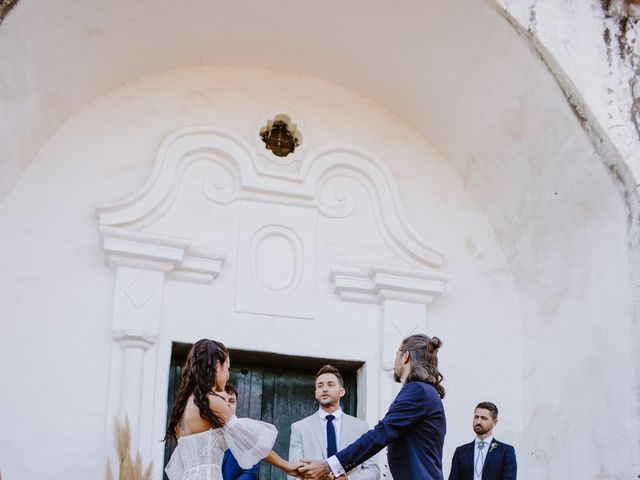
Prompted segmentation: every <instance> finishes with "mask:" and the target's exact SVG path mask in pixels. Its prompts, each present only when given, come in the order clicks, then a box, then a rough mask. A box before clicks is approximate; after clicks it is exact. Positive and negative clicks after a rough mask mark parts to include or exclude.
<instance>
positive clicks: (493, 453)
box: [449, 438, 518, 480]
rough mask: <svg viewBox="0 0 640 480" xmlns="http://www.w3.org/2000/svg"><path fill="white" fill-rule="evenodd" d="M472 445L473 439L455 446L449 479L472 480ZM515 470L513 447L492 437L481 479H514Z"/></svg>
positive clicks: (473, 443) (516, 468) (473, 444)
mask: <svg viewBox="0 0 640 480" xmlns="http://www.w3.org/2000/svg"><path fill="white" fill-rule="evenodd" d="M494 444H495V445H496V446H495V447H493V445H494ZM474 446H475V441H473V442H471V443H467V444H465V445H462V446H460V447H458V448H456V451H455V453H454V454H453V459H452V460H451V473H449V480H473V467H474V465H473V448H474ZM517 470H518V467H517V465H516V452H515V450H514V449H513V447H512V446H511V445H507V444H506V443H502V442H499V441H497V440H496V439H495V438H494V439H493V441H492V442H491V445H489V451H488V452H487V457H486V458H485V460H484V467H483V468H482V480H516V475H517Z"/></svg>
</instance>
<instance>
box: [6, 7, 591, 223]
mask: <svg viewBox="0 0 640 480" xmlns="http://www.w3.org/2000/svg"><path fill="white" fill-rule="evenodd" d="M0 58H1V59H2V62H0V69H1V71H2V75H1V76H0V82H1V86H0V92H2V93H1V94H0V102H1V104H0V111H1V112H2V113H1V117H0V118H2V124H1V127H2V128H1V129H0V132H1V133H0V156H1V160H0V198H2V197H3V196H4V195H6V193H7V192H8V191H9V190H10V189H11V187H12V185H13V184H14V183H15V182H16V181H17V180H18V179H19V177H20V174H21V172H22V171H23V170H24V168H26V166H27V165H28V164H29V162H30V161H31V160H32V159H33V157H34V156H35V154H36V153H37V151H38V149H39V147H40V146H41V145H42V143H43V142H44V141H46V139H47V138H48V136H50V135H51V134H52V133H53V132H55V131H56V130H57V128H59V126H60V125H61V124H62V123H63V122H64V121H66V119H68V118H69V117H70V116H71V115H73V114H74V112H76V111H78V110H79V109H80V108H82V107H83V106H84V105H85V104H87V103H88V102H89V101H91V100H92V99H93V98H95V97H97V96H99V95H101V94H103V93H104V92H106V91H108V90H110V89H111V88H113V87H115V86H117V85H119V84H121V83H124V82H126V81H128V80H131V79H134V78H139V77H142V76H145V75H147V74H150V73H153V72H158V71H163V70H167V69H171V68H176V67H183V66H197V65H207V66H239V67H242V66H251V67H257V68H264V69H273V70H278V71H287V72H293V73H299V74H304V75H309V76H313V77H318V78H321V79H324V80H327V81H330V82H333V83H337V84H340V85H342V86H344V87H347V88H349V89H352V90H354V91H357V92H359V93H360V94H361V95H363V96H366V97H369V98H371V99H372V100H373V101H375V102H378V103H380V104H382V105H384V106H386V107H387V108H389V109H390V110H392V111H393V112H394V113H396V114H397V115H398V116H399V117H401V118H403V119H405V120H406V121H408V122H409V123H410V124H412V125H413V126H414V127H415V128H416V129H417V130H418V131H420V132H421V133H422V134H423V135H424V136H425V137H426V138H427V139H428V140H429V142H430V143H431V144H432V145H433V146H434V147H435V148H437V149H438V150H439V151H440V152H441V153H442V154H443V155H444V156H445V157H447V158H448V159H449V161H451V162H452V164H453V165H454V167H455V168H457V169H458V171H459V172H460V174H461V175H462V177H463V179H464V180H465V182H467V185H468V187H469V188H470V189H471V191H472V192H473V193H474V195H476V197H477V198H478V199H479V201H480V202H481V203H483V204H484V206H485V208H487V209H488V210H489V212H491V210H492V208H491V205H492V204H493V205H499V204H501V203H503V202H504V201H506V200H507V197H508V195H509V192H503V193H504V194H503V193H501V192H496V188H495V183H496V180H494V176H495V173H496V171H498V170H504V169H507V170H508V169H509V168H513V165H514V162H513V159H514V158H517V159H518V170H517V171H516V170H513V171H512V173H513V174H514V175H515V174H517V175H516V176H522V177H523V178H524V177H526V176H527V174H528V171H529V170H530V168H529V167H527V165H535V164H536V163H537V161H538V158H540V157H541V156H547V157H548V156H550V155H555V154H556V152H558V151H562V150H563V149H564V148H565V147H566V145H567V143H568V142H569V143H570V142H573V141H575V139H576V138H578V137H580V138H579V140H577V141H579V142H583V141H585V140H586V138H582V137H584V135H583V132H582V129H581V127H580V124H579V122H578V121H577V120H576V119H575V118H574V117H573V115H572V113H571V110H570V108H569V106H568V104H567V102H566V101H565V99H564V97H563V96H562V94H561V92H560V90H559V88H558V86H557V85H556V83H555V81H554V79H553V77H552V75H551V74H550V73H549V72H548V71H547V69H546V68H545V67H544V65H543V64H542V62H541V61H540V60H539V59H538V58H537V57H536V55H535V54H534V53H533V52H532V51H531V50H530V48H529V46H528V44H527V41H526V40H525V39H523V38H521V37H520V36H519V35H518V34H517V33H516V31H515V30H514V29H513V28H512V27H511V26H510V25H509V24H508V22H507V21H505V20H504V18H503V17H502V16H501V15H500V14H499V13H498V11H497V10H496V9H495V8H494V7H493V6H492V4H491V3H490V2H487V1H480V0H461V1H456V2H436V1H430V2H425V1H424V0H411V1H407V2H400V3H398V2H371V1H369V0H352V1H349V2H342V1H339V0H327V1H324V2H299V1H293V0H273V1H270V2H238V1H231V0H224V1H223V0H218V1H211V0H188V1H184V2H173V1H169V0H157V1H154V2H146V1H134V2H128V1H114V2H100V1H98V0H87V1H83V2H78V1H74V0H60V1H59V2H37V3H35V2H26V1H24V2H19V3H18V5H17V6H16V7H15V8H14V9H13V10H12V11H11V13H10V14H9V15H8V17H7V18H6V19H5V21H4V23H3V24H2V26H1V27H0ZM515 183H517V182H515ZM513 188H515V189H516V190H517V189H518V188H520V187H519V186H518V185H515V186H514V187H513ZM505 195H506V196H507V197H505ZM489 214H490V215H491V213H489ZM496 214H498V213H496ZM498 215H499V214H498ZM493 220H494V221H498V222H499V221H500V220H499V219H498V218H494V219H493Z"/></svg>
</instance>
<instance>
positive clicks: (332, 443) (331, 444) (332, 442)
mask: <svg viewBox="0 0 640 480" xmlns="http://www.w3.org/2000/svg"><path fill="white" fill-rule="evenodd" d="M325 418H326V419H327V458H329V457H333V456H334V455H335V454H336V453H337V452H338V448H337V445H336V429H335V427H334V426H333V420H334V419H335V418H336V417H334V416H333V415H327V416H326V417H325Z"/></svg>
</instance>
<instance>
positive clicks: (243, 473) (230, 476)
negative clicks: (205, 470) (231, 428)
mask: <svg viewBox="0 0 640 480" xmlns="http://www.w3.org/2000/svg"><path fill="white" fill-rule="evenodd" d="M259 473H260V464H259V463H258V464H256V465H254V466H253V467H251V468H245V469H243V468H241V467H240V465H238V461H237V460H236V457H234V456H233V453H231V450H225V451H224V457H222V478H223V479H224V480H258V474H259Z"/></svg>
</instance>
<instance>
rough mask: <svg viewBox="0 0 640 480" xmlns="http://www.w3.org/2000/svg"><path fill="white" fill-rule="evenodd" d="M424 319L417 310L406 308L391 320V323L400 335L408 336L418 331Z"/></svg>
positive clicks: (402, 336)
mask: <svg viewBox="0 0 640 480" xmlns="http://www.w3.org/2000/svg"><path fill="white" fill-rule="evenodd" d="M422 320H423V318H422V316H421V315H418V314H416V312H415V310H412V309H408V308H405V309H402V310H401V311H400V312H398V314H397V315H396V316H395V318H394V319H393V320H391V325H392V326H393V329H394V330H395V331H396V332H397V334H398V336H399V337H401V338H406V337H408V336H409V335H413V334H414V333H417V332H418V330H419V325H420V324H421V321H422Z"/></svg>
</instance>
